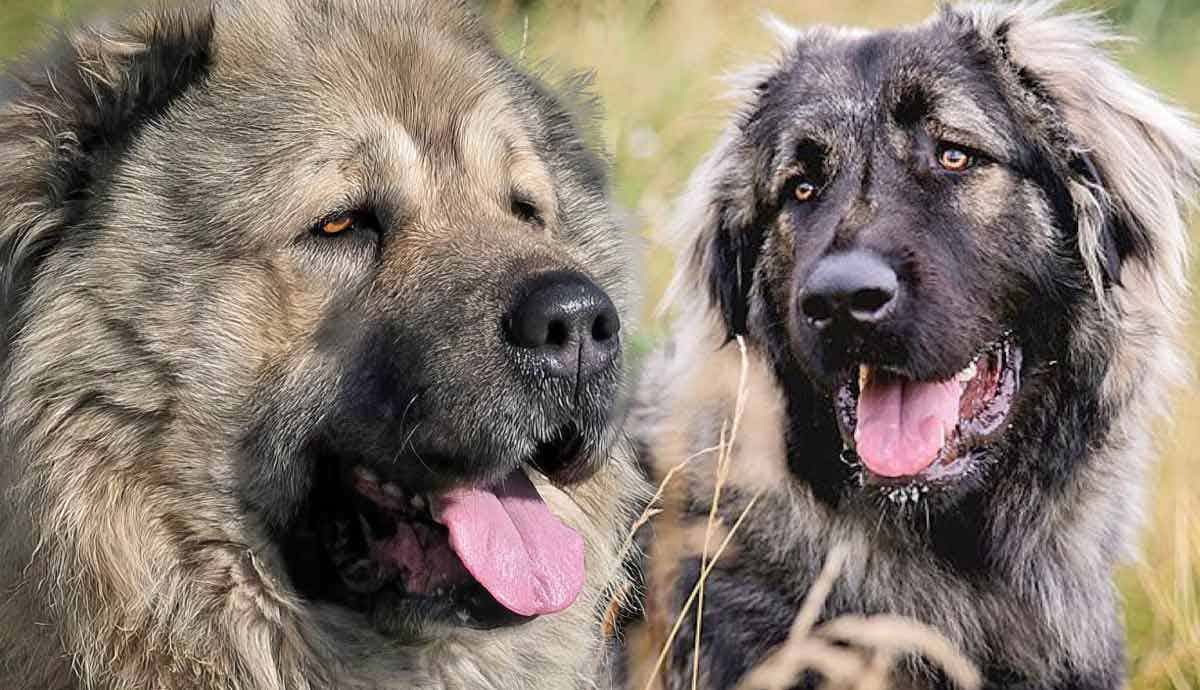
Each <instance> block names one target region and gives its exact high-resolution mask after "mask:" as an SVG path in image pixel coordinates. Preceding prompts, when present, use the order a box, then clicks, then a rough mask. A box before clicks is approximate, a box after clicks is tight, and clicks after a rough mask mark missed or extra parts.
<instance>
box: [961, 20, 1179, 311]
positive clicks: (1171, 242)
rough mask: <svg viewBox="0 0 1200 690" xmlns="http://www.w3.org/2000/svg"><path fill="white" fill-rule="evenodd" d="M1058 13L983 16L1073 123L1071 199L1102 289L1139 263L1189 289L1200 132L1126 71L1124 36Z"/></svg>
mask: <svg viewBox="0 0 1200 690" xmlns="http://www.w3.org/2000/svg"><path fill="white" fill-rule="evenodd" d="M1053 8H1054V4H1053V3H1038V4H1018V5H1012V6H988V7H981V8H976V9H974V10H968V11H969V12H973V13H974V15H973V18H974V20H975V22H976V27H977V28H978V29H979V30H980V31H981V32H982V33H983V34H984V36H990V37H992V38H994V39H995V40H996V41H997V42H998V45H999V47H1000V52H1001V53H1002V54H1003V55H1005V56H1006V57H1007V59H1008V60H1010V61H1011V62H1012V63H1013V65H1014V67H1015V68H1016V70H1017V75H1018V78H1019V79H1020V80H1021V81H1022V82H1023V83H1026V84H1027V85H1028V86H1029V87H1030V89H1031V90H1032V91H1034V92H1035V93H1036V95H1038V96H1039V97H1042V98H1045V99H1047V100H1048V101H1049V103H1048V105H1049V108H1050V109H1051V110H1053V111H1054V112H1055V113H1057V116H1058V117H1059V118H1061V119H1062V120H1063V121H1064V124H1065V127H1066V130H1067V137H1068V139H1069V140H1070V141H1069V142H1068V144H1067V145H1068V146H1069V147H1071V148H1072V149H1073V151H1072V152H1071V154H1072V158H1073V160H1072V162H1071V167H1072V170H1073V175H1072V177H1073V179H1072V180H1071V183H1070V187H1071V196H1072V198H1073V201H1074V205H1075V211H1076V217H1077V219H1078V225H1079V227H1078V233H1079V245H1080V250H1081V251H1082V253H1083V257H1084V260H1085V262H1086V265H1087V267H1088V270H1089V274H1090V276H1091V280H1092V282H1093V285H1094V286H1095V287H1096V288H1097V290H1102V288H1103V285H1104V284H1105V283H1106V282H1108V283H1112V284H1120V283H1121V281H1122V271H1123V269H1124V268H1126V264H1127V262H1129V261H1130V260H1131V259H1135V260H1138V261H1140V262H1142V263H1143V264H1144V265H1146V266H1147V267H1152V268H1153V269H1154V270H1155V271H1156V272H1162V271H1165V274H1164V275H1161V276H1159V279H1160V280H1167V281H1169V282H1170V283H1171V285H1170V287H1172V288H1173V289H1174V290H1181V289H1182V288H1183V284H1184V280H1185V275H1184V259H1185V254H1186V250H1187V244H1188V243H1187V221H1186V215H1187V207H1188V204H1189V202H1190V201H1191V200H1193V198H1194V196H1195V194H1196V188H1197V179H1198V176H1200V132H1198V131H1197V129H1196V127H1195V125H1194V123H1193V121H1192V120H1191V119H1190V118H1189V116H1188V115H1186V114H1185V113H1183V112H1182V111H1180V110H1178V109H1176V108H1174V107H1172V106H1171V105H1168V104H1167V103H1165V102H1164V101H1163V100H1162V99H1161V98H1160V97H1159V96H1157V95H1156V94H1155V93H1153V92H1152V91H1150V90H1149V89H1147V88H1146V87H1144V86H1142V85H1141V84H1139V83H1138V82H1137V81H1136V80H1135V79H1134V78H1133V77H1132V76H1131V75H1130V74H1129V73H1128V72H1127V71H1125V70H1124V69H1123V68H1121V67H1120V66H1119V65H1118V64H1117V63H1116V62H1115V61H1114V60H1113V59H1112V57H1111V56H1110V54H1109V53H1108V51H1107V50H1106V48H1107V46H1108V45H1110V44H1112V43H1113V42H1115V40H1116V36H1115V35H1114V34H1113V33H1112V32H1111V31H1110V30H1109V28H1108V27H1107V26H1106V25H1105V24H1104V23H1103V22H1102V21H1101V20H1100V19H1099V18H1098V17H1097V16H1095V15H1090V14H1057V15H1055V14H1052V13H1051V12H1052V10H1053Z"/></svg>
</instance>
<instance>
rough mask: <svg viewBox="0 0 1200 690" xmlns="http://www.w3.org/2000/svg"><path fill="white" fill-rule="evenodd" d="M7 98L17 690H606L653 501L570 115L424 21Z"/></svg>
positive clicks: (2, 144)
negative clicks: (638, 452)
mask: <svg viewBox="0 0 1200 690" xmlns="http://www.w3.org/2000/svg"><path fill="white" fill-rule="evenodd" d="M4 93H5V94H6V97H7V102H6V103H5V104H4V105H2V106H0V209H3V211H2V214H3V215H2V216H0V262H2V276H3V281H4V285H3V287H4V292H3V295H2V303H0V310H2V311H0V316H2V318H3V322H2V327H3V339H2V343H3V346H2V347H3V349H2V350H0V358H2V359H0V377H2V382H3V383H2V385H3V398H2V402H0V405H2V407H0V449H2V450H0V496H2V498H0V592H3V595H2V596H0V687H5V688H31V689H32V688H75V687H86V688H179V689H183V688H222V689H226V690H232V689H250V688H254V689H265V688H277V689H284V688H286V689H288V690H297V689H302V688H340V689H345V688H385V687H386V688H472V689H474V688H511V689H517V688H535V687H536V688H547V689H551V688H552V689H554V690H558V689H560V688H572V687H576V686H584V687H591V686H592V683H593V682H594V681H595V678H596V675H597V668H598V666H599V665H600V664H601V663H602V656H601V654H600V653H599V650H600V649H601V648H602V642H601V613H602V612H603V611H604V610H605V609H606V607H607V606H608V602H609V600H610V595H611V592H612V591H613V589H614V586H615V585H616V583H618V582H619V581H620V580H621V578H622V570H621V568H620V567H619V559H618V557H617V553H616V551H617V549H618V545H619V544H620V543H621V542H622V541H623V539H624V537H625V532H626V528H625V525H626V524H627V522H628V520H627V516H626V510H625V507H624V502H625V500H626V499H627V498H628V497H630V496H631V491H632V490H633V489H634V488H635V487H636V486H637V484H636V482H637V479H636V473H635V472H633V470H632V463H631V462H628V461H622V460H621V459H620V458H618V457H614V454H617V453H619V446H618V444H617V443H616V438H617V432H616V427H617V422H618V415H617V414H615V412H614V411H615V410H616V409H618V403H619V393H620V387H621V386H620V382H621V368H622V364H621V359H622V355H621V349H622V348H621V345H620V342H621V334H620V332H619V330H620V321H621V317H622V315H625V314H628V313H630V310H631V309H632V308H633V306H632V294H633V293H632V290H631V288H632V285H631V283H632V278H631V276H630V274H629V269H628V266H629V251H628V246H627V241H628V240H627V237H626V235H625V233H624V232H623V231H622V229H621V228H620V227H619V224H618V223H617V221H616V220H615V216H614V211H613V209H612V207H611V205H610V202H609V199H608V196H607V180H606V170H605V166H604V164H603V161H602V158H601V157H600V156H599V155H598V153H597V152H595V151H593V150H592V148H591V147H590V146H589V145H588V144H587V143H586V142H585V141H584V139H583V138H582V136H581V134H580V131H579V129H578V127H577V122H579V119H580V117H581V116H583V115H584V114H583V113H575V112H574V111H573V110H572V109H569V108H568V106H567V104H566V102H565V101H563V100H561V99H560V98H558V97H557V96H555V95H554V94H553V93H551V92H550V91H549V90H548V89H547V87H546V86H544V85H543V84H542V83H540V82H539V81H538V80H536V79H535V78H534V77H533V76H531V75H529V74H527V73H525V72H524V71H522V70H521V69H519V68H518V67H516V66H514V65H513V64H512V63H511V62H510V61H509V60H507V59H506V58H505V57H503V56H502V55H500V54H499V53H498V52H497V50H496V48H495V47H494V46H493V44H492V42H491V40H490V38H489V37H488V35H487V33H486V31H485V29H484V28H483V27H482V26H481V24H480V22H479V20H478V19H477V18H476V17H475V16H474V15H473V14H472V13H471V12H470V11H469V10H468V9H466V8H465V7H464V6H462V3H457V2H433V3H427V2H423V1H415V0H414V1H413V2H407V1H390V0H338V1H330V0H296V1H294V2H283V1H275V0H230V1H229V2H224V1H221V2H215V3H213V4H212V5H211V6H209V5H205V6H201V7H198V8H196V9H188V10H155V11H152V12H150V13H147V14H142V15H138V16H136V17H134V18H133V19H131V20H129V21H128V22H126V23H125V24H124V25H123V26H122V27H121V28H116V29H105V30H92V31H84V32H81V33H79V34H76V35H75V36H74V37H72V38H71V39H70V40H69V41H68V42H66V44H65V45H63V46H61V50H60V52H59V54H58V55H57V56H56V57H54V58H52V59H49V60H47V61H44V62H42V63H39V64H34V65H32V67H31V68H30V69H28V70H25V71H24V72H23V73H22V75H20V76H19V77H18V78H17V79H15V80H14V81H13V82H12V83H11V84H9V85H8V87H7V88H6V89H5V91H4ZM625 455H626V456H628V453H625Z"/></svg>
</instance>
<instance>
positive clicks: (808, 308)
mask: <svg viewBox="0 0 1200 690" xmlns="http://www.w3.org/2000/svg"><path fill="white" fill-rule="evenodd" d="M800 309H801V310H802V311H803V312H804V315H805V316H807V317H808V318H809V320H810V321H813V322H814V323H817V322H821V321H828V320H829V319H830V318H832V317H833V307H832V305H831V304H830V303H829V300H827V299H825V298H824V297H815V296H809V297H805V298H804V300H803V301H802V302H800Z"/></svg>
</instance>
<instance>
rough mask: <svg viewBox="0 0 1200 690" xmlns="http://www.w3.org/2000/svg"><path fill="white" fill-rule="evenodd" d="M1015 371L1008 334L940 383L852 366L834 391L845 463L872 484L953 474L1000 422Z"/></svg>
mask: <svg viewBox="0 0 1200 690" xmlns="http://www.w3.org/2000/svg"><path fill="white" fill-rule="evenodd" d="M1020 371H1021V349H1020V348H1019V347H1018V346H1017V345H1016V344H1015V343H1014V342H1013V340H1012V338H1011V337H1009V336H1006V337H1004V338H1002V339H1000V340H999V341H997V342H995V343H993V344H991V345H989V346H988V347H986V348H985V349H984V350H983V351H982V352H981V353H980V354H979V355H978V356H977V357H976V358H975V359H974V360H972V361H971V363H970V364H968V365H967V366H966V367H965V368H964V369H963V370H962V371H960V372H959V373H958V374H957V375H955V376H954V377H952V378H949V379H946V380H942V381H917V380H913V379H911V378H908V377H906V376H904V375H903V374H900V373H897V372H895V371H891V370H888V369H886V368H883V367H879V366H873V365H869V364H862V365H860V366H859V369H858V372H857V376H851V377H849V380H848V381H847V382H846V383H844V384H843V385H842V386H841V387H839V388H838V389H837V391H836V393H835V395H834V407H835V412H836V416H837V419H838V426H839V427H840V428H841V432H842V439H843V441H844V442H845V444H846V448H847V451H848V455H849V456H850V457H849V461H850V462H852V463H858V464H861V466H862V468H864V469H865V472H864V476H863V480H864V482H871V483H877V484H885V485H896V484H908V485H912V484H914V483H932V482H939V481H947V480H951V479H954V478H956V477H959V476H961V475H962V474H964V473H966V472H968V471H969V470H970V469H971V467H972V463H971V462H970V460H971V457H972V455H973V454H974V453H975V451H977V450H978V449H979V448H981V447H982V446H984V445H986V444H987V443H988V442H990V441H992V440H994V439H995V438H996V437H997V436H998V435H999V434H1000V433H1002V431H1003V429H1004V428H1005V423H1006V421H1007V420H1008V417H1009V413H1010V411H1011V408H1012V403H1013V399H1014V397H1015V395H1016V392H1017V389H1018V388H1019V387H1020Z"/></svg>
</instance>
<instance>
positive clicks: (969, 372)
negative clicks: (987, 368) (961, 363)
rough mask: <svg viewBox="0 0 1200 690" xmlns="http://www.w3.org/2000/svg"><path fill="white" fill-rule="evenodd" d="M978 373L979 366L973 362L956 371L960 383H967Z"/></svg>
mask: <svg viewBox="0 0 1200 690" xmlns="http://www.w3.org/2000/svg"><path fill="white" fill-rule="evenodd" d="M978 373H979V367H977V366H975V362H971V363H970V364H968V365H967V368H966V369H963V370H962V371H960V372H958V380H959V381H961V382H962V383H968V382H970V380H971V379H973V378H975V376H976V375H977V374H978Z"/></svg>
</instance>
